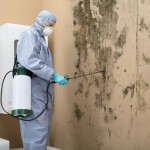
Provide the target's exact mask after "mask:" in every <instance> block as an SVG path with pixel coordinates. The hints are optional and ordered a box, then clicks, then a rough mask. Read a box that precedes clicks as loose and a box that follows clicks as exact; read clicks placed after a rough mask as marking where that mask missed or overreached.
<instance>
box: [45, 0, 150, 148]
mask: <svg viewBox="0 0 150 150" xmlns="http://www.w3.org/2000/svg"><path fill="white" fill-rule="evenodd" d="M44 6H46V7H47V8H48V9H50V10H52V11H53V12H54V13H55V14H56V16H57V20H58V22H57V25H56V29H55V32H54V46H53V50H54V64H55V70H56V71H57V72H58V73H60V74H64V75H65V74H67V75H68V76H69V77H71V76H76V75H82V74H86V73H92V72H96V71H100V70H105V73H99V74H95V75H91V76H87V77H83V78H76V79H74V80H70V81H69V84H68V85H67V86H65V87H60V86H57V85H56V87H55V102H54V106H55V109H54V116H53V124H52V126H53V127H52V134H51V141H50V144H51V145H52V146H55V147H58V148H60V149H63V150H141V149H142V150H149V149H150V117H149V114H150V102H149V98H150V89H149V84H150V80H149V77H150V71H149V69H150V53H149V47H150V42H149V40H150V18H149V13H150V1H149V0H126V1H123V0H73V1H70V0H64V1H63V2H61V1H59V0H55V2H54V1H52V0H49V2H47V1H46V0H45V1H44Z"/></svg>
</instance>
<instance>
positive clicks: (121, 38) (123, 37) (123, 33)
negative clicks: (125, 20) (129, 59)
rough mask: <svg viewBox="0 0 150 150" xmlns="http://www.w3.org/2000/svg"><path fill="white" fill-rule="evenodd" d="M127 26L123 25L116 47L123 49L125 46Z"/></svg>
mask: <svg viewBox="0 0 150 150" xmlns="http://www.w3.org/2000/svg"><path fill="white" fill-rule="evenodd" d="M127 30H128V28H127V26H126V25H125V27H124V28H123V30H122V31H121V34H120V35H119V37H118V40H117V43H116V46H117V47H120V48H123V46H124V45H125V44H126V37H127Z"/></svg>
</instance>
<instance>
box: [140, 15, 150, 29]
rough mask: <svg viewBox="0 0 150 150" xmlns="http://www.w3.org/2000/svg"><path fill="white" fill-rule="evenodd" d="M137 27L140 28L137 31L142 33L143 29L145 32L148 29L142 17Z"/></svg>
mask: <svg viewBox="0 0 150 150" xmlns="http://www.w3.org/2000/svg"><path fill="white" fill-rule="evenodd" d="M139 26H140V29H139V30H140V31H143V30H144V29H145V30H146V31H148V30H149V27H148V26H147V25H146V23H145V19H144V17H142V19H141V21H140V24H139Z"/></svg>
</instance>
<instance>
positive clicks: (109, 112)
mask: <svg viewBox="0 0 150 150" xmlns="http://www.w3.org/2000/svg"><path fill="white" fill-rule="evenodd" d="M116 120H117V116H116V114H115V110H113V109H112V108H111V107H109V108H108V109H106V113H105V114H104V121H105V123H110V122H112V121H116Z"/></svg>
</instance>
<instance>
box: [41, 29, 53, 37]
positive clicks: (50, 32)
mask: <svg viewBox="0 0 150 150" xmlns="http://www.w3.org/2000/svg"><path fill="white" fill-rule="evenodd" d="M52 32H53V29H52V27H46V28H45V29H44V30H43V34H44V35H45V36H49V35H51V34H52Z"/></svg>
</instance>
